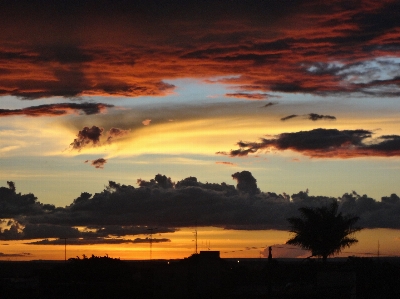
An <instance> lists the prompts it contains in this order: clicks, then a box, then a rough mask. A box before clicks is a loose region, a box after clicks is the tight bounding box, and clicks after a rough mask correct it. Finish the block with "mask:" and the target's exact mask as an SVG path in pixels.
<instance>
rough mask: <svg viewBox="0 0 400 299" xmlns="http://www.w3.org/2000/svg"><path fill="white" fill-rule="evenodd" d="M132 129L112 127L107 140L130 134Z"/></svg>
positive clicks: (110, 140)
mask: <svg viewBox="0 0 400 299" xmlns="http://www.w3.org/2000/svg"><path fill="white" fill-rule="evenodd" d="M130 131H131V130H123V129H119V128H111V129H110V130H109V131H107V142H112V141H113V140H115V139H118V138H122V137H124V136H126V135H127V134H129V132H130Z"/></svg>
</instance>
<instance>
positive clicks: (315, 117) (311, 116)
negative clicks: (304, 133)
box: [308, 113, 336, 121]
mask: <svg viewBox="0 0 400 299" xmlns="http://www.w3.org/2000/svg"><path fill="white" fill-rule="evenodd" d="M308 119H309V120H312V121H316V120H320V119H326V120H335V119H336V117H334V116H332V115H321V114H316V113H310V114H308Z"/></svg>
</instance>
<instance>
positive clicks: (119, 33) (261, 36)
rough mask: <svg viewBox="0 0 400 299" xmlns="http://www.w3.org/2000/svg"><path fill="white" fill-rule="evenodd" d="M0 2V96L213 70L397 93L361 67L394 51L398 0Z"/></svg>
mask: <svg viewBox="0 0 400 299" xmlns="http://www.w3.org/2000/svg"><path fill="white" fill-rule="evenodd" d="M144 3H145V4H144ZM224 4H226V5H224ZM228 4H229V5H228ZM69 5H71V6H69ZM193 5H195V7H193ZM148 6H150V7H148ZM221 7H223V8H224V13H223V14H221V13H220V12H221ZM0 10H1V11H2V12H3V17H2V19H1V20H0V26H1V27H0V28H2V32H1V35H0V45H1V46H0V65H1V68H0V95H14V96H18V97H22V98H25V99H36V98H42V97H51V96H61V97H76V96H82V95H83V96H84V95H108V96H110V95H111V96H127V97H136V96H149V95H151V96H163V95H166V94H168V93H170V92H171V91H172V90H173V88H174V86H173V85H170V84H168V83H166V82H165V81H164V80H165V79H166V78H168V79H173V78H186V77H190V78H209V77H213V76H229V79H224V80H222V81H221V82H223V83H225V84H229V85H232V87H234V88H235V89H236V90H239V92H238V93H236V95H240V94H242V95H243V96H244V95H249V94H250V93H251V92H255V93H253V94H259V95H262V94H264V93H265V92H284V93H312V94H330V93H344V92H345V93H348V92H357V93H362V94H364V95H371V94H372V95H374V96H377V95H379V96H398V95H399V94H400V83H399V82H398V78H397V79H396V75H395V74H394V73H393V74H391V75H388V77H382V76H380V74H379V71H378V73H374V74H371V68H369V67H368V65H369V63H370V62H371V61H374V62H375V63H377V64H381V68H379V67H378V69H384V64H383V63H382V62H377V61H376V58H379V57H386V59H387V60H388V61H390V59H392V58H393V57H399V52H398V49H399V47H400V42H399V40H400V29H399V28H400V23H399V19H400V18H399V15H398V12H399V11H400V3H399V2H398V1H394V0H393V1H392V0H385V1H359V2H357V3H352V5H351V8H349V6H348V3H347V2H346V1H327V0H326V1H311V2H310V1H306V2H293V1H283V2H282V1H281V2H279V3H278V2H275V1H254V3H253V2H251V5H249V4H248V3H244V2H241V1H236V2H234V3H232V2H231V1H229V2H228V1H227V2H226V3H224V1H222V3H221V1H215V2H210V1H206V2H204V3H203V2H199V3H196V4H194V2H192V1H188V2H187V3H180V5H179V6H178V4H176V3H174V2H171V3H170V4H167V5H164V6H162V7H161V6H156V5H152V4H149V3H148V2H147V1H131V2H124V4H123V5H120V4H118V3H116V4H115V5H113V6H112V9H110V7H109V6H103V5H101V4H98V3H95V2H91V1H88V2H85V5H84V9H82V10H80V9H76V8H75V7H73V4H72V3H71V4H66V6H63V9H58V7H57V4H56V5H52V6H49V7H47V8H46V9H43V10H38V9H37V8H36V7H35V5H34V4H33V3H25V2H24V4H22V3H21V4H20V3H15V2H13V1H5V2H4V1H3V2H1V4H0ZM66 10H67V11H68V12H69V17H68V18H66V17H65V16H64V15H63V12H64V11H66ZM204 11H207V17H206V18H205V17H204V16H205V15H204V14H203V12H204ZM178 12H179V13H178ZM126 20H130V21H129V22H126ZM154 20H156V21H154ZM382 20H384V21H382ZM48 24H52V26H48ZM71 28H73V30H71ZM205 28H206V30H205ZM364 70H365V71H364ZM352 76H357V77H358V78H362V80H361V81H359V82H357V81H356V82H355V81H352V80H351V78H352ZM380 77H382V78H380ZM377 78H378V79H377ZM379 78H380V79H379ZM387 86H390V87H391V88H390V89H389V88H388V89H385V88H384V87H387ZM232 95H233V94H232ZM245 97H246V98H250V97H251V96H245ZM255 97H257V96H255ZM253 98H254V96H253Z"/></svg>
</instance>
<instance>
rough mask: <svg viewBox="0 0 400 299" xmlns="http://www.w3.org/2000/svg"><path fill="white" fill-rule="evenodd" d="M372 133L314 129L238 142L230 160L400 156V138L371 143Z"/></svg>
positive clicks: (386, 138) (395, 137)
mask: <svg viewBox="0 0 400 299" xmlns="http://www.w3.org/2000/svg"><path fill="white" fill-rule="evenodd" d="M372 135H373V133H372V132H371V131H368V130H361V129H360V130H342V131H340V130H337V129H314V130H311V131H300V132H294V133H282V134H279V135H277V136H275V138H272V139H266V138H262V139H261V140H260V142H243V141H240V142H238V143H237V144H238V146H239V147H240V148H239V149H237V150H231V151H230V152H229V153H226V152H217V154H225V155H230V156H247V155H248V154H253V153H257V152H259V151H263V150H264V151H270V150H276V151H285V150H292V151H295V152H299V153H301V154H303V155H306V156H309V157H313V158H356V157H368V156H378V157H392V156H400V136H397V135H390V136H386V135H385V136H381V137H378V138H376V139H374V140H373V142H368V139H370V138H372Z"/></svg>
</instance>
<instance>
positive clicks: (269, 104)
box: [262, 103, 276, 108]
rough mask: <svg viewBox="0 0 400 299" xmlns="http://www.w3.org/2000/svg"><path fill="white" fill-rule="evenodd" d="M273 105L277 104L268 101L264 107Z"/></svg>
mask: <svg viewBox="0 0 400 299" xmlns="http://www.w3.org/2000/svg"><path fill="white" fill-rule="evenodd" d="M273 105H276V103H267V104H265V105H264V106H262V108H266V107H269V106H273Z"/></svg>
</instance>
